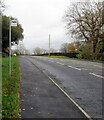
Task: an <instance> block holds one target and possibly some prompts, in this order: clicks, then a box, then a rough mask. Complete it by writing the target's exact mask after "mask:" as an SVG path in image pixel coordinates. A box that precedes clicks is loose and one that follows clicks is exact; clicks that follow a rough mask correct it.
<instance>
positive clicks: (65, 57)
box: [49, 56, 103, 63]
mask: <svg viewBox="0 0 104 120" xmlns="http://www.w3.org/2000/svg"><path fill="white" fill-rule="evenodd" d="M49 57H52V58H64V59H73V60H81V61H89V62H100V63H102V62H103V61H101V60H90V59H79V58H70V57H67V56H49Z"/></svg>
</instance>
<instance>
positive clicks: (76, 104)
mask: <svg viewBox="0 0 104 120" xmlns="http://www.w3.org/2000/svg"><path fill="white" fill-rule="evenodd" d="M45 75H46V74H45ZM46 76H47V75H46ZM47 77H48V78H49V79H50V80H51V81H52V82H53V83H54V84H55V85H56V86H57V87H58V88H59V89H60V90H61V91H62V92H63V94H64V95H65V96H67V97H68V98H69V99H70V100H71V102H72V103H73V104H74V105H75V106H76V107H77V108H78V109H79V110H80V111H81V112H82V113H83V114H84V115H85V116H86V117H87V118H88V119H89V120H93V119H92V118H91V117H90V116H89V115H88V114H87V113H86V112H85V111H84V110H83V109H82V108H81V107H80V106H79V105H78V103H76V102H75V101H74V100H73V98H72V97H70V96H69V95H68V93H67V92H65V91H64V90H63V89H62V88H61V87H60V86H59V85H58V84H57V83H56V82H55V81H54V80H53V79H52V78H51V77H49V76H47Z"/></svg>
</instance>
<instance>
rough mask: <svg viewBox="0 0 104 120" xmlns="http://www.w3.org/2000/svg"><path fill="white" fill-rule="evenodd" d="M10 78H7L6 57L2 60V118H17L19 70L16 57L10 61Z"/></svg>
mask: <svg viewBox="0 0 104 120" xmlns="http://www.w3.org/2000/svg"><path fill="white" fill-rule="evenodd" d="M11 60H12V61H11V63H12V66H11V70H12V73H11V77H9V76H8V57H6V58H3V59H2V117H3V118H18V117H19V81H20V70H19V61H18V58H17V57H12V59H11Z"/></svg>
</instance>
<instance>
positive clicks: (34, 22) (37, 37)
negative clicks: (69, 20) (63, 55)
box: [5, 0, 73, 49]
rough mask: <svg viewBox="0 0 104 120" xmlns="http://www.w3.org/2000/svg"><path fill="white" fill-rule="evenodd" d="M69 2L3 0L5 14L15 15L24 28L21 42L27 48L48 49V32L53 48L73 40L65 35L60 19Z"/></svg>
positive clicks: (62, 0)
mask: <svg viewBox="0 0 104 120" xmlns="http://www.w3.org/2000/svg"><path fill="white" fill-rule="evenodd" d="M70 3H71V0H5V4H6V6H7V9H6V14H7V15H9V16H13V17H16V18H17V19H18V20H19V23H20V24H21V25H22V27H23V29H24V40H23V42H24V44H25V46H26V48H27V49H33V48H35V47H41V48H45V49H48V36H49V34H50V35H51V48H54V49H59V48H60V45H61V44H62V43H66V42H71V41H72V40H73V39H72V38H71V37H69V36H67V35H66V30H65V23H64V22H63V21H62V17H63V16H64V14H65V11H66V10H67V7H68V6H69V7H70Z"/></svg>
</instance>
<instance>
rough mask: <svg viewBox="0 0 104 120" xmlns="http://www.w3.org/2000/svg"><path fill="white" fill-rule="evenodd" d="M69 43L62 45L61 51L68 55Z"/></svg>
mask: <svg viewBox="0 0 104 120" xmlns="http://www.w3.org/2000/svg"><path fill="white" fill-rule="evenodd" d="M67 48H68V43H63V44H62V45H61V48H60V51H61V52H63V53H67Z"/></svg>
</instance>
